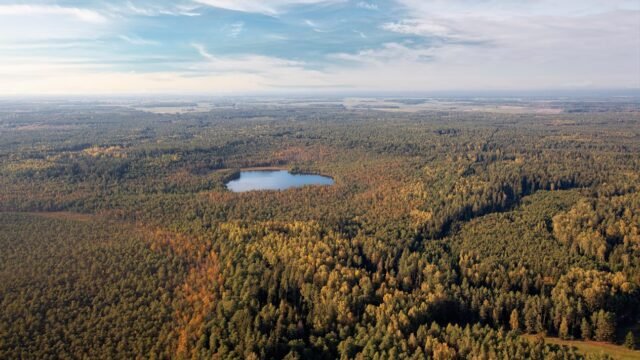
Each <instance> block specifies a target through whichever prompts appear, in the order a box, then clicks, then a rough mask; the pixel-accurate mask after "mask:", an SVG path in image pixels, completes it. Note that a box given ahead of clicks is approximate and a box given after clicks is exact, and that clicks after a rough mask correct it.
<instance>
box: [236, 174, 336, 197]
mask: <svg viewBox="0 0 640 360" xmlns="http://www.w3.org/2000/svg"><path fill="white" fill-rule="evenodd" d="M333 183H334V181H333V179H332V178H330V177H327V176H322V175H312V174H292V173H290V172H288V171H287V170H250V171H241V172H240V176H239V177H238V178H236V179H234V180H231V181H229V182H227V184H226V185H227V188H228V189H229V190H231V191H233V192H244V191H251V190H285V189H289V188H294V187H301V186H305V185H333Z"/></svg>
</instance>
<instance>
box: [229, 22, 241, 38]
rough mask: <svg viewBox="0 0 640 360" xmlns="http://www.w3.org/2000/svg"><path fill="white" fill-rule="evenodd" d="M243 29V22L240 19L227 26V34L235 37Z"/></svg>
mask: <svg viewBox="0 0 640 360" xmlns="http://www.w3.org/2000/svg"><path fill="white" fill-rule="evenodd" d="M243 31H244V23H243V22H242V21H238V22H235V23H233V24H231V25H230V26H229V36H230V37H232V38H237V37H238V36H239V35H240V34H241V33H242V32H243Z"/></svg>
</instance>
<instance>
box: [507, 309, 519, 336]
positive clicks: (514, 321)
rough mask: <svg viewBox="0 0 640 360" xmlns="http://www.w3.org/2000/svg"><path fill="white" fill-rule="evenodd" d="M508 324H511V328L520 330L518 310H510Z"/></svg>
mask: <svg viewBox="0 0 640 360" xmlns="http://www.w3.org/2000/svg"><path fill="white" fill-rule="evenodd" d="M509 325H511V330H513V331H520V317H519V315H518V310H517V309H513V311H512V312H511V317H510V318H509Z"/></svg>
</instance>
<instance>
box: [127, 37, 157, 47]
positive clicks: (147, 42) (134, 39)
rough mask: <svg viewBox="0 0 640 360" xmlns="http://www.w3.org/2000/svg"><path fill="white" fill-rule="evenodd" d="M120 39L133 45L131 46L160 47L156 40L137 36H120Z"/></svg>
mask: <svg viewBox="0 0 640 360" xmlns="http://www.w3.org/2000/svg"><path fill="white" fill-rule="evenodd" d="M118 37H119V38H120V39H122V40H123V41H125V42H127V43H129V44H131V45H141V46H145V45H152V46H155V45H160V43H159V42H157V41H154V40H148V39H143V38H141V37H138V36H135V35H131V36H128V35H120V36H118Z"/></svg>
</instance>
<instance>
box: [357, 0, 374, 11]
mask: <svg viewBox="0 0 640 360" xmlns="http://www.w3.org/2000/svg"><path fill="white" fill-rule="evenodd" d="M356 6H357V7H359V8H361V9H367V10H378V5H377V4H374V3H368V2H365V1H360V2H358V3H357V4H356Z"/></svg>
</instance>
